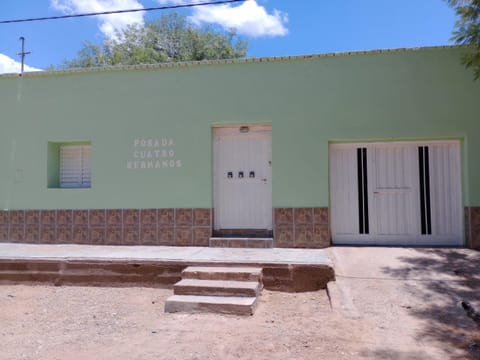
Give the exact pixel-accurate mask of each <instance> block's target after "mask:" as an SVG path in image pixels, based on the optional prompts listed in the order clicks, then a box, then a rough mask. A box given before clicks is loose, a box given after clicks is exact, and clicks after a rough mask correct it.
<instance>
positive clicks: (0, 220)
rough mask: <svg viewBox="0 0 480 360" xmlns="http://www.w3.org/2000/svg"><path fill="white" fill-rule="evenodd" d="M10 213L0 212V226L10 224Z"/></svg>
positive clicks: (6, 211)
mask: <svg viewBox="0 0 480 360" xmlns="http://www.w3.org/2000/svg"><path fill="white" fill-rule="evenodd" d="M9 219H10V211H8V210H0V226H2V225H7V226H8V224H9V222H10V220H9Z"/></svg>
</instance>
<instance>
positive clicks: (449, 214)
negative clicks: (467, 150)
mask: <svg viewBox="0 0 480 360" xmlns="http://www.w3.org/2000/svg"><path fill="white" fill-rule="evenodd" d="M330 187H331V193H330V194H331V198H330V208H331V218H332V220H331V230H332V239H333V242H334V243H335V244H382V245H461V244H462V243H463V236H462V234H463V216H462V214H463V211H462V201H461V169H460V143H459V142H458V141H426V142H390V143H366V144H335V145H331V147H330Z"/></svg>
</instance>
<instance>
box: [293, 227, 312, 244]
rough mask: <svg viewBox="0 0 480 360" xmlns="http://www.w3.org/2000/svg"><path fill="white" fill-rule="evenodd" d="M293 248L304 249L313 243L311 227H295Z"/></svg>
mask: <svg viewBox="0 0 480 360" xmlns="http://www.w3.org/2000/svg"><path fill="white" fill-rule="evenodd" d="M294 231H295V247H301V248H306V247H309V246H310V245H311V244H312V241H313V225H303V224H301V225H295V229H294Z"/></svg>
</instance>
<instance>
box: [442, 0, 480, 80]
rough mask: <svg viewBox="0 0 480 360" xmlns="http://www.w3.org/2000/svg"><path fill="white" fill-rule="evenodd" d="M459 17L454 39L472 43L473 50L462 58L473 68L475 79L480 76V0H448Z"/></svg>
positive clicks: (463, 42)
mask: <svg viewBox="0 0 480 360" xmlns="http://www.w3.org/2000/svg"><path fill="white" fill-rule="evenodd" d="M448 3H449V4H450V5H451V6H452V7H453V8H454V9H455V12H456V14H457V16H458V19H457V21H456V23H455V30H454V31H453V37H452V39H453V40H455V42H456V43H457V44H465V45H471V46H472V48H473V50H472V51H471V52H468V53H467V54H465V55H464V56H463V58H462V61H463V63H464V64H465V66H466V67H467V68H472V69H473V71H474V77H475V79H476V80H477V79H479V78H480V0H448Z"/></svg>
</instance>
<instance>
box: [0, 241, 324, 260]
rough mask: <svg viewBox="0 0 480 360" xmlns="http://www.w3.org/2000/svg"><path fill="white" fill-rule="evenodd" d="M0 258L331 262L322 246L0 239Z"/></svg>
mask: <svg viewBox="0 0 480 360" xmlns="http://www.w3.org/2000/svg"><path fill="white" fill-rule="evenodd" d="M0 259H37V260H38V259H48V260H57V259H58V260H65V259H68V260H113V261H115V260H129V261H140V260H153V261H163V262H187V263H202V262H206V263H212V262H213V263H214V262H218V263H244V264H291V265H331V262H330V260H329V259H328V258H327V256H326V253H325V250H322V249H278V248H273V249H272V248H271V249H250V248H248V249H247V248H208V247H179V246H102V245H62V244H60V245H56V244H55V245H53V244H52V245H48V244H41V245H37V244H18V243H0Z"/></svg>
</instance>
